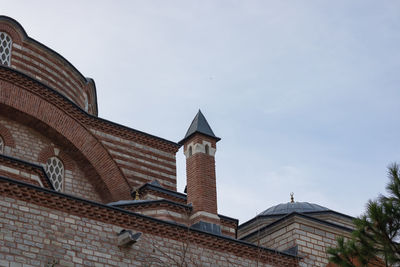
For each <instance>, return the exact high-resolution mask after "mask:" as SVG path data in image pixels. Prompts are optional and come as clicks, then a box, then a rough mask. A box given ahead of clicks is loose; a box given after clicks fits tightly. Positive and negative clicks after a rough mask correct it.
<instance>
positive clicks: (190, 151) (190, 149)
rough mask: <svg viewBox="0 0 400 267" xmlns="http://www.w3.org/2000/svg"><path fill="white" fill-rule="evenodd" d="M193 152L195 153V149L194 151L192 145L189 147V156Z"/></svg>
mask: <svg viewBox="0 0 400 267" xmlns="http://www.w3.org/2000/svg"><path fill="white" fill-rule="evenodd" d="M192 154H193V151H192V147H191V146H190V147H189V157H190V156H192Z"/></svg>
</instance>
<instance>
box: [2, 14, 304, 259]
mask: <svg viewBox="0 0 400 267" xmlns="http://www.w3.org/2000/svg"><path fill="white" fill-rule="evenodd" d="M0 35H1V36H0V37H1V38H3V39H4V40H5V41H6V42H5V43H4V47H3V48H2V50H1V54H0V57H1V58H2V61H1V63H0V138H1V139H0V140H1V150H0V266H7V267H10V266H249V267H250V266H268V267H270V266H298V265H299V261H300V260H301V259H300V258H299V257H297V256H295V255H293V254H290V253H287V252H282V251H278V250H275V249H270V248H266V247H261V246H257V245H254V244H251V243H248V242H244V241H241V240H238V239H237V227H238V220H236V219H233V218H230V217H228V216H224V215H221V214H218V210H217V195H216V176H215V158H214V156H215V150H216V142H217V141H218V140H219V138H217V137H215V136H213V134H212V135H210V134H207V132H206V133H205V134H204V133H196V134H194V135H190V136H187V138H186V141H187V144H185V148H184V150H185V151H186V148H187V147H188V146H192V149H194V153H193V157H189V158H188V167H189V168H188V193H187V194H183V193H179V192H177V190H176V179H177V177H176V153H177V152H178V150H179V148H180V147H181V146H182V144H178V143H176V142H173V141H169V140H166V139H163V138H160V137H157V136H153V135H151V134H148V133H144V132H141V131H139V130H135V129H131V128H128V127H125V126H123V125H119V124H116V123H113V122H110V121H107V120H104V119H102V118H99V117H98V116H97V99H96V88H95V84H94V81H93V80H92V79H90V78H86V77H84V76H83V75H82V74H81V73H80V72H79V71H78V70H77V69H76V68H75V67H74V66H73V65H72V64H71V63H69V62H68V61H67V60H66V59H65V58H63V57H62V56H61V55H59V54H58V53H57V52H55V51H53V50H51V49H50V48H48V47H46V46H45V45H43V44H41V43H39V42H37V41H35V40H33V39H32V38H30V37H29V36H28V35H27V33H26V32H25V31H24V29H23V28H22V26H21V25H20V24H19V23H18V22H16V21H15V20H13V19H12V18H9V17H5V16H0ZM4 48H6V49H4ZM200 130H201V129H200ZM209 130H211V128H210V129H209ZM199 152H201V153H200V154H199ZM185 153H186V152H185ZM215 230H216V231H215ZM124 233H132V235H130V237H129V238H132V240H130V239H129V238H128V241H129V240H130V241H129V242H128V243H123V242H122V241H121V239H120V236H121V235H123V234H124ZM139 233H140V238H139V239H138V240H136V239H133V236H135V235H134V234H137V236H139ZM124 240H125V239H124ZM135 240H136V242H135ZM121 242H122V243H121ZM124 242H125V241H124ZM127 244H129V245H127Z"/></svg>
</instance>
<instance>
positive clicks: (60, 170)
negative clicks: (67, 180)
mask: <svg viewBox="0 0 400 267" xmlns="http://www.w3.org/2000/svg"><path fill="white" fill-rule="evenodd" d="M46 173H47V176H49V178H50V181H51V183H52V184H53V186H54V189H55V190H56V191H59V192H62V191H63V184H64V164H63V163H62V161H61V160H60V159H59V158H57V157H51V158H49V159H48V160H47V162H46Z"/></svg>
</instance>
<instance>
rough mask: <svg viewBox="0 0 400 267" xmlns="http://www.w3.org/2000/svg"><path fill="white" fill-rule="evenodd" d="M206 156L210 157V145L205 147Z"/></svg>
mask: <svg viewBox="0 0 400 267" xmlns="http://www.w3.org/2000/svg"><path fill="white" fill-rule="evenodd" d="M205 150H206V154H207V155H210V148H209V146H208V145H206V146H205Z"/></svg>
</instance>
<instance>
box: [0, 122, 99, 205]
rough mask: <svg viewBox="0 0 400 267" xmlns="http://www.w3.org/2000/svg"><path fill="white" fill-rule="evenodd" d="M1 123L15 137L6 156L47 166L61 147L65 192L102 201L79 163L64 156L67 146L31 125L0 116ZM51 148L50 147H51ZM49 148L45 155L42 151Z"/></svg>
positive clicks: (7, 149) (7, 148)
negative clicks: (59, 144)
mask: <svg viewBox="0 0 400 267" xmlns="http://www.w3.org/2000/svg"><path fill="white" fill-rule="evenodd" d="M0 125H1V126H2V127H4V128H6V129H7V130H8V132H9V133H10V135H11V136H12V138H13V141H14V144H15V147H10V146H8V144H7V143H6V149H5V151H4V154H5V155H6V156H10V157H14V158H17V159H21V160H24V161H27V162H31V163H35V164H39V165H42V166H45V163H46V161H47V159H48V158H49V157H51V156H54V155H55V152H54V148H56V149H59V150H60V153H59V155H58V157H59V158H60V159H61V160H62V161H63V163H64V168H65V172H64V192H65V193H68V194H72V195H75V196H79V197H85V198H87V199H91V200H95V201H100V200H101V198H100V197H99V195H98V193H97V192H96V190H95V188H94V187H93V185H92V183H90V182H89V181H88V179H87V178H86V175H85V173H84V172H83V171H82V168H81V167H80V165H79V163H77V162H75V161H73V160H72V159H71V158H70V157H68V158H66V157H67V156H63V154H65V152H64V151H63V150H65V149H66V148H63V147H62V146H58V145H57V144H54V143H53V142H52V141H51V140H50V139H48V138H46V137H44V136H43V135H41V134H40V133H39V132H37V131H35V130H33V129H32V128H30V127H27V126H24V125H22V124H20V123H18V122H16V121H13V120H10V119H7V118H5V117H3V116H0ZM49 148H50V149H49ZM45 150H49V151H48V153H46V154H47V155H46V156H45V157H41V155H42V154H43V153H42V152H43V151H45Z"/></svg>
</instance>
